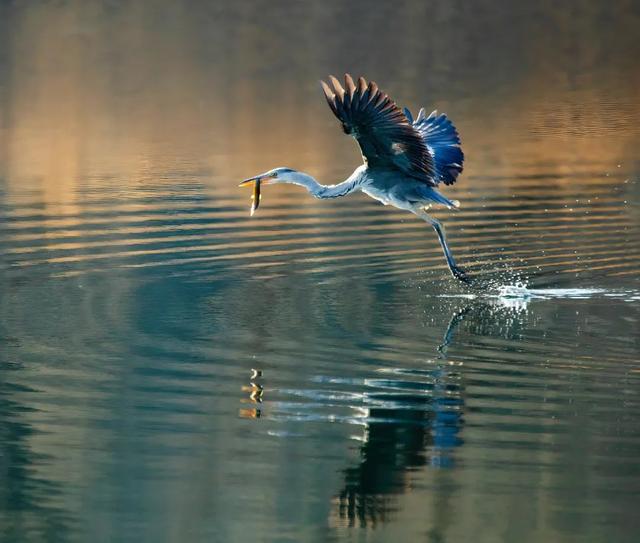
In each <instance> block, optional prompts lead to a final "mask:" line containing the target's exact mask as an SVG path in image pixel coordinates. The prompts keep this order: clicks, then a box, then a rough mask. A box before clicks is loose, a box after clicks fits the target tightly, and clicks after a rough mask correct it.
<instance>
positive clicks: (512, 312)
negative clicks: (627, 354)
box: [330, 300, 526, 527]
mask: <svg viewBox="0 0 640 543" xmlns="http://www.w3.org/2000/svg"><path fill="white" fill-rule="evenodd" d="M525 312H526V305H524V306H521V307H520V306H519V307H517V308H516V307H513V306H512V305H505V304H504V302H502V301H500V300H499V301H498V302H497V303H486V302H484V301H481V300H480V301H475V302H473V303H470V304H469V305H466V306H464V307H462V308H460V309H458V310H456V311H455V312H454V314H453V315H452V317H451V318H450V320H449V324H448V326H447V329H446V331H445V333H444V335H443V338H442V342H441V344H440V345H439V346H438V347H437V352H438V353H439V356H438V358H437V359H435V360H429V361H428V363H429V366H430V367H428V368H422V369H385V370H384V371H383V372H382V373H385V374H387V375H389V377H388V378H380V379H370V380H367V381H366V382H365V384H366V385H367V386H368V387H370V388H371V389H373V390H372V391H371V392H367V393H366V396H367V398H368V400H369V403H370V404H376V403H378V404H380V406H379V407H371V408H370V409H369V413H368V417H367V418H368V424H367V430H366V434H365V438H364V443H363V444H362V445H361V446H360V451H359V452H360V461H359V462H358V464H357V465H355V466H353V467H350V468H347V469H346V470H345V472H344V484H343V487H342V489H341V490H340V491H339V493H338V495H337V497H336V498H335V500H334V505H335V507H334V510H333V511H332V514H331V519H330V522H331V524H332V525H334V526H338V525H347V526H349V527H351V526H356V525H357V526H360V527H365V526H371V527H374V526H375V525H376V524H379V523H381V522H384V521H385V520H386V519H387V517H388V516H389V514H390V513H392V512H393V510H394V500H393V497H394V495H399V494H402V493H404V492H406V491H407V490H408V489H409V488H410V486H411V480H410V476H411V472H412V471H415V470H418V469H420V468H422V467H425V466H428V467H429V468H449V467H452V466H453V465H454V462H455V449H456V448H457V447H459V446H460V445H462V443H463V440H462V437H461V436H460V433H461V430H462V427H463V424H464V418H463V413H464V408H465V403H464V384H463V378H462V377H463V375H462V372H461V368H462V367H463V366H462V362H459V363H456V362H453V361H452V360H448V359H447V351H448V348H449V347H450V346H451V345H452V343H453V341H454V338H455V336H456V332H457V330H458V328H459V327H460V325H461V324H462V323H463V322H465V321H468V322H469V328H470V329H471V330H473V332H474V333H477V334H479V335H507V336H509V337H511V338H512V339H514V337H517V336H518V330H519V324H520V321H521V316H522V315H523V314H524V313H525Z"/></svg>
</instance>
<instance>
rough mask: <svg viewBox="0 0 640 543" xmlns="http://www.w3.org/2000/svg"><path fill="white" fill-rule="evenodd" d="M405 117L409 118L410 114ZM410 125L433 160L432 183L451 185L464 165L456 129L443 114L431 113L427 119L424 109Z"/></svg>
mask: <svg viewBox="0 0 640 543" xmlns="http://www.w3.org/2000/svg"><path fill="white" fill-rule="evenodd" d="M406 111H407V110H405V114H406ZM407 117H408V118H411V113H409V115H407ZM412 124H413V127H414V128H415V129H416V130H417V131H418V133H419V134H420V136H421V137H422V139H423V140H424V143H425V145H426V146H427V149H428V150H429V153H430V154H431V157H432V159H433V165H434V170H435V175H434V176H433V181H434V183H435V184H438V183H440V182H442V183H444V184H445V185H453V184H454V183H455V182H456V179H457V178H458V176H459V175H460V174H461V173H462V170H463V163H464V153H463V152H462V147H461V144H460V136H459V135H458V131H457V130H456V127H455V126H453V123H452V122H451V121H450V120H449V118H448V117H447V116H446V115H445V114H444V113H441V114H440V115H438V112H437V111H433V112H432V113H431V114H430V115H429V116H428V117H427V116H426V115H425V112H424V109H421V110H420V112H419V113H418V117H417V118H416V119H415V121H412Z"/></svg>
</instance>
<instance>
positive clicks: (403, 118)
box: [240, 74, 469, 283]
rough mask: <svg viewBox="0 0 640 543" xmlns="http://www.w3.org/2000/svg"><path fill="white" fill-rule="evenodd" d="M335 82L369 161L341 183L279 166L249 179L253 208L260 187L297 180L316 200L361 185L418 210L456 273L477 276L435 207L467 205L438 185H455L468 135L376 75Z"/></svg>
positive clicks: (337, 109)
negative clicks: (402, 102) (407, 104)
mask: <svg viewBox="0 0 640 543" xmlns="http://www.w3.org/2000/svg"><path fill="white" fill-rule="evenodd" d="M329 79H330V82H331V86H330V85H328V84H327V83H325V82H324V81H321V85H322V90H323V91H324V95H325V97H326V99H327V103H328V104H329V107H330V108H331V111H333V114H334V115H335V116H336V117H337V118H338V120H339V121H340V123H341V125H342V129H343V131H344V132H345V134H349V135H351V136H353V137H354V138H355V139H356V140H357V142H358V144H359V145H360V149H361V151H362V158H363V160H364V164H363V165H361V166H359V167H358V168H356V170H355V171H354V172H353V173H352V174H351V175H350V176H349V177H348V178H347V179H346V180H345V181H342V182H341V183H337V184H335V185H322V184H320V183H319V182H318V181H316V180H315V179H314V178H313V177H312V176H311V175H309V174H307V173H304V172H300V171H297V170H294V169H292V168H283V167H280V168H274V169H272V170H269V171H268V172H265V173H261V174H259V175H256V176H254V177H251V178H249V179H246V180H244V181H243V182H242V183H240V186H250V185H251V184H252V183H253V184H254V185H253V187H254V193H253V205H252V207H251V214H252V215H253V212H254V211H255V210H256V209H257V208H258V205H259V204H260V185H261V184H262V185H267V184H275V183H292V184H294V185H300V186H302V187H304V188H306V189H307V190H308V191H309V192H310V193H311V194H312V195H313V196H315V197H316V198H322V199H325V198H338V197H340V196H346V195H347V194H350V193H352V192H354V191H357V190H360V191H362V192H364V193H365V194H367V195H369V196H371V197H372V198H374V199H376V200H379V201H380V202H382V203H383V204H384V205H392V206H394V207H397V208H399V209H405V210H407V211H411V213H413V214H415V215H417V216H418V217H420V218H421V219H423V220H424V221H426V222H427V223H429V224H430V225H431V226H432V227H433V228H434V230H435V231H436V234H437V235H438V240H439V241H440V245H441V246H442V250H443V251H444V256H445V258H446V259H447V264H448V265H449V269H450V270H451V273H452V274H453V276H454V277H455V278H457V279H459V280H460V281H463V282H466V283H468V282H469V278H468V276H467V274H466V273H465V272H464V270H462V269H461V268H460V267H459V266H458V265H457V264H456V262H455V260H454V258H453V255H452V254H451V251H450V249H449V246H448V245H447V240H446V238H445V233H444V228H443V227H442V225H441V224H440V222H439V221H438V220H436V219H434V218H433V217H431V216H430V215H429V214H428V213H427V209H428V208H429V207H430V206H431V205H432V204H434V203H435V204H440V205H444V206H446V207H447V208H449V209H457V208H458V207H459V206H460V204H459V202H458V201H456V200H450V199H449V198H446V197H445V196H444V195H442V194H441V193H440V192H438V191H437V190H436V189H437V187H438V185H439V184H440V183H444V184H445V185H452V184H453V183H455V182H456V179H457V178H458V175H460V173H461V172H462V164H463V161H464V154H463V153H462V149H461V147H460V137H459V136H458V132H457V130H456V128H455V127H454V126H453V124H452V123H451V121H450V120H449V119H448V118H447V116H446V115H444V114H440V115H438V113H437V112H436V111H434V112H433V113H431V114H430V115H428V116H427V115H425V111H424V109H421V110H420V112H419V113H418V115H417V116H416V117H415V119H414V118H413V116H412V115H411V112H410V111H409V110H408V109H406V108H405V109H404V110H401V109H400V108H399V107H398V106H397V105H396V103H395V102H394V101H393V100H392V99H391V98H389V96H388V95H387V94H385V93H384V92H382V91H381V90H380V89H379V88H378V86H377V85H376V84H375V83H374V82H373V81H371V82H370V83H367V82H366V81H365V79H364V78H362V77H360V78H358V81H357V82H354V81H353V79H352V77H351V76H350V75H349V74H346V75H345V78H344V83H345V84H344V87H343V86H342V85H341V84H340V82H339V81H338V80H337V79H336V78H335V77H333V76H329Z"/></svg>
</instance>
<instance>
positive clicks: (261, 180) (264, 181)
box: [238, 175, 273, 187]
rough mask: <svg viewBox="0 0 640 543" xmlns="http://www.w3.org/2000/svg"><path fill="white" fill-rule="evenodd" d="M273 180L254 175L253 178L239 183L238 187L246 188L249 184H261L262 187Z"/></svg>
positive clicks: (265, 176) (268, 177)
mask: <svg viewBox="0 0 640 543" xmlns="http://www.w3.org/2000/svg"><path fill="white" fill-rule="evenodd" d="M272 179H273V178H272V177H271V176H267V175H256V176H255V177H250V178H249V179H245V180H244V181H243V182H242V183H240V184H239V185H238V186H239V187H248V186H249V185H251V183H261V184H262V185H269V184H270V183H271V182H272V181H271V180H272Z"/></svg>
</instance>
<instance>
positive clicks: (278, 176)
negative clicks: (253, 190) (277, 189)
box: [239, 168, 302, 187]
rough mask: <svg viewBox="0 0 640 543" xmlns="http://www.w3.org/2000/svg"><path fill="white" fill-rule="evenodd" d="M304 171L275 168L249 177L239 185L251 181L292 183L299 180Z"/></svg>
mask: <svg viewBox="0 0 640 543" xmlns="http://www.w3.org/2000/svg"><path fill="white" fill-rule="evenodd" d="M301 173H302V172H299V171H297V170H294V169H293V168H273V170H269V171H268V172H264V173H261V174H259V175H256V176H254V177H250V178H249V179H245V180H244V181H243V182H242V183H240V185H239V186H241V187H246V186H249V185H251V183H260V184H262V185H275V184H276V183H291V182H295V181H297V178H298V176H299V175H300V174H301Z"/></svg>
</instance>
